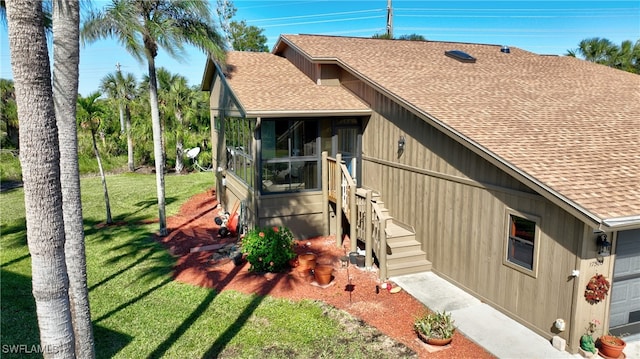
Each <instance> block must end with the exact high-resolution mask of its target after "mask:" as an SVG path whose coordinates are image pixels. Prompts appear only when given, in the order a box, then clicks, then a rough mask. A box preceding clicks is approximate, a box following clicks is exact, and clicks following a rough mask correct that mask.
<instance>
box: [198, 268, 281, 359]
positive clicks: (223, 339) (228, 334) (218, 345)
mask: <svg viewBox="0 0 640 359" xmlns="http://www.w3.org/2000/svg"><path fill="white" fill-rule="evenodd" d="M236 268H240V267H236ZM235 275H237V273H234V272H231V273H229V277H232V276H235ZM286 276H288V275H287V274H286V273H278V274H277V275H276V277H274V278H273V279H272V280H270V281H268V284H267V285H265V286H264V287H263V288H262V291H261V292H262V293H263V294H262V295H255V296H254V297H253V299H252V300H251V302H249V304H248V305H247V306H246V307H245V308H244V310H243V311H242V313H240V315H239V316H238V318H237V319H236V320H234V321H233V323H231V324H230V325H229V327H228V328H227V329H226V330H225V331H224V332H223V333H222V334H220V335H219V336H218V338H217V339H216V340H215V341H214V342H213V344H211V346H210V347H209V349H208V350H207V351H206V353H205V354H204V355H203V358H217V357H218V356H219V355H220V353H222V351H224V349H225V348H226V346H227V344H229V342H230V341H231V340H232V339H233V338H234V337H235V336H236V335H238V333H239V332H240V330H241V329H242V327H244V325H245V324H246V323H247V321H248V320H249V318H251V315H252V314H253V312H255V311H256V309H258V307H259V306H260V303H262V301H263V300H264V298H265V297H266V295H267V294H268V293H270V292H271V291H272V290H273V288H274V287H275V286H276V285H277V284H278V283H279V282H280V280H282V278H283V277H286Z"/></svg>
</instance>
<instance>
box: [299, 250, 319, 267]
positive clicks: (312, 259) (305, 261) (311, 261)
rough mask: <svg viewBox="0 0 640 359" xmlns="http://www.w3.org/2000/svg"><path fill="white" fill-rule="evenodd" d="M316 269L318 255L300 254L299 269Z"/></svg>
mask: <svg viewBox="0 0 640 359" xmlns="http://www.w3.org/2000/svg"><path fill="white" fill-rule="evenodd" d="M300 267H302V268H303V269H314V268H315V267H316V255H315V254H313V253H305V254H300V255H299V256H298V268H300Z"/></svg>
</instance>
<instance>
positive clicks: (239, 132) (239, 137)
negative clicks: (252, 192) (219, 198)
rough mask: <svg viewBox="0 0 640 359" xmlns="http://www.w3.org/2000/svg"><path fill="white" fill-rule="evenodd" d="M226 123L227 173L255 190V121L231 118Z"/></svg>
mask: <svg viewBox="0 0 640 359" xmlns="http://www.w3.org/2000/svg"><path fill="white" fill-rule="evenodd" d="M225 121H226V122H225V137H226V144H227V171H229V172H231V173H233V174H235V175H236V176H237V177H239V178H240V179H241V180H242V181H243V182H245V183H246V184H247V185H248V186H249V187H250V188H254V187H255V180H254V175H253V174H254V167H255V166H254V163H253V158H252V152H253V151H252V143H253V133H254V131H255V119H247V118H236V117H229V118H226V119H225Z"/></svg>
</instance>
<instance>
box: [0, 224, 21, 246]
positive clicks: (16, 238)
mask: <svg viewBox="0 0 640 359" xmlns="http://www.w3.org/2000/svg"><path fill="white" fill-rule="evenodd" d="M0 233H2V247H4V248H18V247H25V246H26V245H27V220H26V219H25V218H24V217H23V218H20V219H19V220H17V221H15V222H14V223H13V224H11V225H6V224H3V225H0Z"/></svg>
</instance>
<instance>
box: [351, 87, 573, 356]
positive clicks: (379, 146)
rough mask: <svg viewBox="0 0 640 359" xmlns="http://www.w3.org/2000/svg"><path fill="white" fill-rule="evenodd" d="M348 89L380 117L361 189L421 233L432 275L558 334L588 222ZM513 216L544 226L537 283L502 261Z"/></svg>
mask: <svg viewBox="0 0 640 359" xmlns="http://www.w3.org/2000/svg"><path fill="white" fill-rule="evenodd" d="M342 83H343V85H345V86H346V87H347V88H349V89H350V90H351V91H353V92H354V93H355V94H356V95H358V96H360V97H362V98H363V100H364V101H366V102H367V103H369V104H370V105H371V106H372V109H373V110H374V111H375V112H374V114H373V115H372V116H371V118H370V119H369V121H368V122H367V123H366V124H365V126H364V132H363V139H362V149H363V153H362V159H363V161H362V163H363V164H362V174H363V175H362V183H363V185H364V186H365V187H368V188H372V189H374V190H377V191H379V192H380V193H381V194H382V200H383V201H384V202H385V206H386V207H388V208H389V209H390V213H393V216H394V217H396V218H398V219H399V220H401V221H403V222H405V223H408V224H410V225H413V226H414V227H415V228H416V232H417V235H416V238H417V239H418V240H419V241H421V243H422V247H423V250H424V251H425V252H427V259H428V260H430V261H431V262H432V263H433V268H434V271H435V272H437V273H438V274H440V275H442V276H443V277H445V278H447V279H448V280H450V281H452V282H454V283H456V284H457V285H459V286H461V287H463V288H465V289H466V290H468V291H469V292H471V293H473V294H474V295H476V296H477V297H479V298H480V299H482V300H484V301H486V302H489V303H491V304H493V305H494V306H495V307H497V308H499V309H501V310H502V311H503V312H505V313H506V314H508V315H509V316H511V317H513V318H515V319H517V320H519V321H520V322H522V323H524V324H526V325H527V326H529V327H531V328H532V329H534V330H536V331H537V332H538V333H539V334H541V335H543V336H546V337H551V336H552V335H555V333H552V332H551V331H550V330H551V329H550V328H551V326H552V324H553V322H554V321H555V319H556V318H570V316H571V302H572V297H573V281H570V280H568V276H569V274H570V273H571V270H572V269H574V268H575V267H574V266H575V262H576V254H575V253H576V252H577V250H578V248H579V241H580V239H581V238H582V230H583V223H582V222H581V221H579V220H578V219H576V218H575V217H574V216H572V215H571V214H569V213H567V212H566V211H564V210H562V209H561V208H559V207H558V206H556V205H554V204H553V203H551V202H550V201H548V200H547V199H545V198H543V197H542V196H540V195H538V194H537V193H535V191H533V190H532V189H530V188H529V187H527V186H526V185H524V184H523V183H521V182H520V181H518V180H516V179H515V178H514V177H512V176H510V175H508V174H507V173H506V172H504V171H502V170H501V169H499V168H498V167H496V166H495V165H493V164H491V163H490V162H488V161H487V160H485V159H483V158H482V157H480V156H479V155H477V154H475V153H474V152H472V151H471V150H469V149H467V148H466V147H464V146H463V145H462V144H460V143H458V142H457V141H454V140H453V139H452V138H450V137H448V136H447V135H445V134H444V133H443V132H441V131H439V130H438V129H437V128H435V127H433V126H431V125H430V124H428V123H427V122H426V121H425V120H423V119H422V118H420V117H418V116H417V115H415V114H413V113H412V112H411V111H409V110H407V109H406V108H404V107H402V106H400V105H398V104H397V103H395V102H394V101H392V100H391V99H390V98H388V97H386V96H384V95H383V94H381V93H379V92H378V91H376V90H375V89H373V88H372V87H370V86H365V85H364V84H363V83H362V82H361V81H359V80H358V79H357V78H354V77H352V76H344V78H343V82H342ZM400 136H404V137H405V141H406V143H405V147H404V151H403V152H402V153H398V139H399V138H400ZM508 210H515V211H519V212H523V213H528V214H532V215H535V216H536V217H539V218H540V223H539V227H540V239H539V243H537V245H538V246H539V257H538V266H537V269H538V270H537V275H536V276H532V275H530V274H527V273H523V272H522V271H519V270H517V269H513V268H511V267H509V266H507V265H505V264H504V263H503V260H504V258H505V253H506V250H505V245H506V238H507V236H508V232H507V213H508V212H507V211H508ZM560 335H561V336H563V337H565V336H567V335H568V332H565V333H561V334H560ZM565 339H569V338H565ZM570 344H571V343H570Z"/></svg>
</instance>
